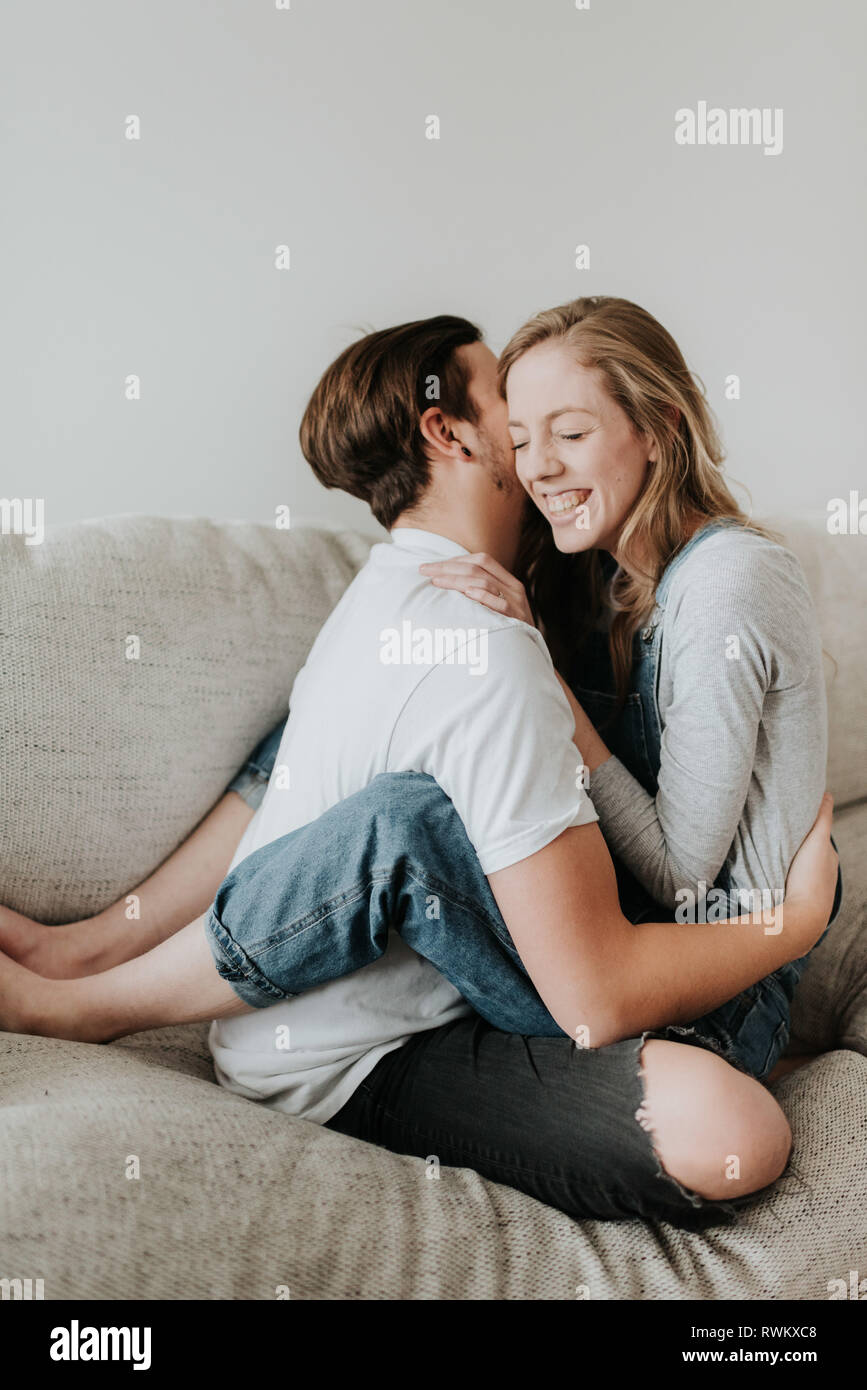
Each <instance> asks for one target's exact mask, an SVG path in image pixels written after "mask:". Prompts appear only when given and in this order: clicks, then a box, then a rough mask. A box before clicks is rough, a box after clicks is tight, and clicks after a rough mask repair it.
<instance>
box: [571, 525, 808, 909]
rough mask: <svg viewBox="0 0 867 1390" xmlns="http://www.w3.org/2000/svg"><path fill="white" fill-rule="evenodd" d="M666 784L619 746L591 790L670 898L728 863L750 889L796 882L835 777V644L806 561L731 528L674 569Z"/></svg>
mask: <svg viewBox="0 0 867 1390" xmlns="http://www.w3.org/2000/svg"><path fill="white" fill-rule="evenodd" d="M659 663H660V664H659V676H658V699H659V715H660V723H661V730H662V743H661V761H660V768H659V776H658V791H657V794H656V796H655V797H652V796H650V795H648V793H647V792H646V791H645V790H644V788H643V787H642V786H641V785H640V783H639V782H637V781H636V780H635V778H634V777H633V776H632V775H631V773H629V772H628V771H627V769H626V767H625V766H624V765H623V763H621V762H619V761H618V759H617V758H615V757H611V758H609V759H608V760H607V761H606V762H604V763H603V764H602V765H601V766H600V767H598V768H597V769H596V771H595V772H594V773H593V774H592V776H591V779H590V795H591V798H592V800H593V804H594V806H595V807H596V810H597V812H598V814H599V819H600V823H601V826H602V829H603V831H604V834H605V838H606V840H607V842H608V845H609V846H610V848H611V849H612V851H613V852H614V853H615V854H617V855H619V856H620V858H621V859H622V860H623V861H624V863H625V864H626V865H627V867H628V868H629V869H631V871H632V873H633V874H635V876H636V878H638V879H639V881H640V882H641V883H642V884H643V885H644V887H645V888H646V889H647V890H648V892H650V893H651V894H652V895H653V897H654V898H655V899H656V900H657V902H660V903H662V904H664V905H666V906H668V907H672V908H674V907H676V906H677V905H678V904H679V903H682V902H683V901H684V899H683V897H682V896H680V897H679V896H678V894H679V893H681V890H684V889H687V890H689V891H690V892H691V893H694V894H697V895H698V896H699V897H701V893H702V890H701V887H700V885H701V884H702V883H704V884H705V885H706V886H707V887H710V886H711V885H712V884H713V883H714V881H715V880H716V879H717V878H718V877H719V875H720V871H721V870H722V869H723V867H725V869H726V870H727V871H728V873H729V875H730V878H731V884H732V887H733V888H736V889H758V890H771V891H776V892H779V893H780V894H781V893H782V891H783V889H784V886H785V881H786V875H787V873H788V869H789V865H790V863H791V861H792V858H793V856H794V854H795V851H796V850H797V848H798V846H799V845H800V843H801V841H802V840H803V838H804V836H805V835H806V833H807V831H808V830H809V829H810V826H811V825H812V824H813V821H814V820H815V817H816V813H817V811H818V809H819V802H820V800H821V796H822V792H823V790H824V787H825V764H826V758H827V738H828V736H827V713H826V701H825V683H824V677H823V672H822V646H821V640H820V637H819V632H818V626H817V622H816V615H815V611H814V608H813V604H812V600H811V598H810V594H809V591H808V589H807V584H806V580H805V578H804V575H803V572H802V570H801V566H800V564H799V562H798V560H797V559H796V557H795V556H794V555H793V554H792V553H791V551H789V550H786V549H785V548H784V547H783V546H781V545H778V544H776V543H775V542H773V541H771V540H768V539H766V538H765V537H763V536H760V535H757V534H755V533H754V532H749V531H745V530H742V529H740V528H734V527H732V528H727V529H726V530H724V531H720V532H717V533H716V534H715V535H713V536H709V537H708V538H707V540H706V541H704V542H703V543H702V544H701V545H699V546H696V547H695V548H694V549H693V550H692V551H691V552H690V553H689V554H688V555H686V556H684V559H683V562H682V563H681V564H680V565H679V566H678V568H677V571H676V572H675V573H674V575H673V576H672V581H671V586H670V589H669V591H668V595H667V599H666V602H665V613H664V619H663V639H662V648H661V652H660V656H659Z"/></svg>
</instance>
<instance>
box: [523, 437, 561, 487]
mask: <svg viewBox="0 0 867 1390" xmlns="http://www.w3.org/2000/svg"><path fill="white" fill-rule="evenodd" d="M522 452H523V455H524V467H523V469H522V470H521V471H522V472H523V474H524V477H525V478H527V479H528V481H529V482H533V483H540V482H542V481H543V480H544V479H545V478H556V477H558V476H559V474H560V473H562V472H563V465H562V464H561V463H560V461H559V460H558V458H557V456H556V454H555V452H554V449H553V447H552V446H551V445H550V444H538V445H533V444H528V445H527V448H526V449H524V450H522ZM518 457H519V458H520V454H519V455H518Z"/></svg>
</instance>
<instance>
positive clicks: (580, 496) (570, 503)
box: [546, 488, 591, 516]
mask: <svg viewBox="0 0 867 1390" xmlns="http://www.w3.org/2000/svg"><path fill="white" fill-rule="evenodd" d="M590 491H591V490H590V488H583V489H580V490H577V489H576V490H575V491H573V492H558V493H557V495H556V497H548V498H546V501H547V503H548V511H549V512H552V513H553V514H554V516H564V515H566V513H568V512H574V511H575V510H576V508H577V507H580V506H583V504H584V503H585V502H586V501H587V498H588V497H589V496H590Z"/></svg>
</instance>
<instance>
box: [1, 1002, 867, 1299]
mask: <svg viewBox="0 0 867 1390" xmlns="http://www.w3.org/2000/svg"><path fill="white" fill-rule="evenodd" d="M203 1040H204V1035H203V1032H202V1030H199V1029H183V1030H179V1029H170V1030H169V1029H166V1030H161V1031H160V1032H159V1033H152V1034H144V1035H142V1036H141V1038H140V1039H136V1040H135V1041H134V1043H133V1040H128V1042H127V1043H125V1044H112V1045H110V1046H108V1047H97V1046H92V1045H88V1044H79V1043H58V1042H53V1041H50V1040H46V1039H42V1038H23V1037H20V1036H15V1035H8V1034H7V1035H2V1036H0V1172H2V1174H3V1179H4V1180H3V1182H2V1184H0V1251H2V1264H3V1273H4V1275H5V1276H6V1277H9V1278H37V1277H39V1278H42V1279H44V1281H45V1297H46V1299H57V1298H76V1299H81V1298H101V1299H105V1298H109V1299H118V1298H119V1299H147V1298H160V1299H194V1298H204V1299H210V1298H219V1299H273V1298H276V1297H277V1290H278V1289H279V1288H281V1286H282V1287H283V1288H287V1287H288V1290H289V1293H290V1295H291V1297H292V1298H293V1299H302V1300H304V1299H319V1298H324V1299H400V1298H406V1299H494V1298H496V1299H500V1298H503V1299H558V1300H559V1299H562V1300H571V1299H575V1298H576V1297H579V1298H582V1299H584V1298H589V1299H591V1300H598V1299H631V1298H642V1299H663V1298H664V1299H708V1298H713V1299H760V1298H796V1299H827V1298H828V1296H829V1293H828V1284H829V1281H831V1280H833V1279H840V1278H842V1279H848V1272H849V1270H850V1269H861V1270H862V1271H863V1270H864V1269H867V1238H865V1229H864V1222H863V1217H862V1213H863V1211H864V1209H865V1206H867V1169H865V1165H864V1163H863V1161H862V1159H863V1145H864V1133H865V1128H867V1059H865V1058H863V1057H860V1056H858V1055H857V1054H856V1053H853V1052H834V1053H831V1054H830V1055H828V1056H826V1057H822V1058H820V1059H819V1060H818V1061H817V1062H814V1063H812V1064H811V1065H810V1066H808V1067H806V1068H805V1069H804V1070H803V1071H800V1072H797V1073H795V1074H793V1075H792V1076H790V1077H787V1078H786V1080H785V1081H784V1082H782V1083H781V1084H780V1086H779V1088H778V1095H779V1098H780V1100H781V1102H782V1104H783V1106H784V1108H785V1109H786V1112H787V1114H788V1116H789V1119H790V1122H791V1124H792V1127H793V1131H794V1136H795V1156H794V1158H793V1161H792V1164H791V1166H790V1169H789V1171H788V1173H787V1174H785V1175H784V1177H783V1178H782V1179H781V1181H780V1182H779V1183H777V1184H776V1185H775V1187H774V1188H773V1189H772V1190H771V1191H770V1192H769V1193H768V1194H766V1195H765V1196H763V1197H761V1196H760V1197H758V1198H756V1200H755V1201H754V1202H753V1203H752V1204H750V1206H749V1207H748V1208H747V1209H746V1210H745V1211H744V1212H743V1213H742V1214H741V1216H740V1217H739V1219H738V1222H737V1224H736V1225H734V1226H721V1227H715V1228H711V1229H710V1230H709V1231H706V1232H704V1233H703V1234H694V1233H691V1232H684V1231H678V1230H675V1229H674V1228H672V1227H670V1226H666V1225H664V1224H661V1223H655V1222H650V1223H642V1222H638V1221H630V1222H624V1223H619V1222H613V1223H606V1222H594V1221H583V1222H575V1221H572V1220H570V1218H569V1217H567V1216H564V1215H563V1214H562V1213H561V1212H558V1211H555V1210H553V1209H552V1208H550V1207H546V1206H543V1205H542V1204H541V1203H539V1202H536V1201H534V1200H533V1199H532V1198H530V1197H527V1196H525V1195H524V1194H523V1193H520V1192H515V1191H513V1190H512V1189H511V1188H508V1187H503V1186H500V1185H499V1184H497V1183H493V1182H489V1181H487V1180H485V1179H484V1178H481V1177H479V1176H478V1175H477V1174H476V1173H474V1172H472V1171H471V1170H469V1169H458V1168H441V1169H440V1170H439V1171H440V1176H439V1178H438V1179H436V1180H433V1179H431V1178H430V1177H429V1176H428V1174H429V1173H430V1172H431V1171H433V1170H432V1168H431V1167H430V1166H429V1165H427V1164H426V1163H425V1162H424V1161H423V1160H422V1159H416V1158H410V1157H404V1156H401V1155H397V1154H392V1153H388V1152H386V1151H385V1150H382V1149H378V1148H376V1147H374V1146H373V1145H371V1144H365V1143H362V1142H361V1141H360V1140H356V1139H350V1138H348V1137H346V1136H344V1135H341V1134H335V1133H332V1131H330V1130H327V1129H323V1128H321V1127H320V1126H317V1125H314V1124H310V1123H308V1122H307V1121H305V1120H297V1119H294V1118H291V1117H289V1116H287V1115H282V1114H278V1113H276V1112H274V1111H271V1110H268V1109H266V1108H265V1107H263V1106H261V1105H256V1104H255V1103H253V1102H252V1101H247V1100H244V1099H242V1098H241V1097H239V1096H234V1095H231V1094H230V1093H229V1092H228V1091H224V1090H221V1089H220V1088H219V1087H218V1086H215V1085H213V1084H212V1083H211V1082H210V1081H209V1080H207V1079H206V1077H205V1075H204V1072H205V1071H206V1070H207V1063H206V1061H205V1058H204V1057H203V1056H202V1057H200V1058H199V1060H198V1061H196V1050H197V1048H198V1047H199V1046H200V1045H202V1044H203ZM131 1044H132V1045H131ZM199 1063H201V1066H202V1068H203V1071H202V1073H200V1071H199ZM178 1064H180V1067H181V1070H176V1069H175V1067H176V1065H178Z"/></svg>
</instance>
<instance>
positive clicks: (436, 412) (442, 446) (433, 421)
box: [418, 406, 472, 458]
mask: <svg viewBox="0 0 867 1390" xmlns="http://www.w3.org/2000/svg"><path fill="white" fill-rule="evenodd" d="M418 427H419V429H420V430H421V434H422V438H423V439H424V441H425V443H426V444H427V445H428V446H429V447H430V448H432V449H434V450H436V452H437V453H438V454H445V455H446V456H447V457H448V458H457V457H458V456H459V455H460V456H462V457H464V458H472V452H471V451H470V450H469V449H468V448H467V447H466V446H465V445H464V444H462V443H461V441H460V440H459V439H458V437H457V435H456V434H455V432H454V430H453V429H452V427H451V425H450V424H449V421H448V420H447V419H446V417H445V415H443V413H442V411H441V410H440V409H439V408H438V407H437V406H431V408H430V410H426V411H425V412H424V414H423V415H422V417H421V419H420V420H419V422H418Z"/></svg>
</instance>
